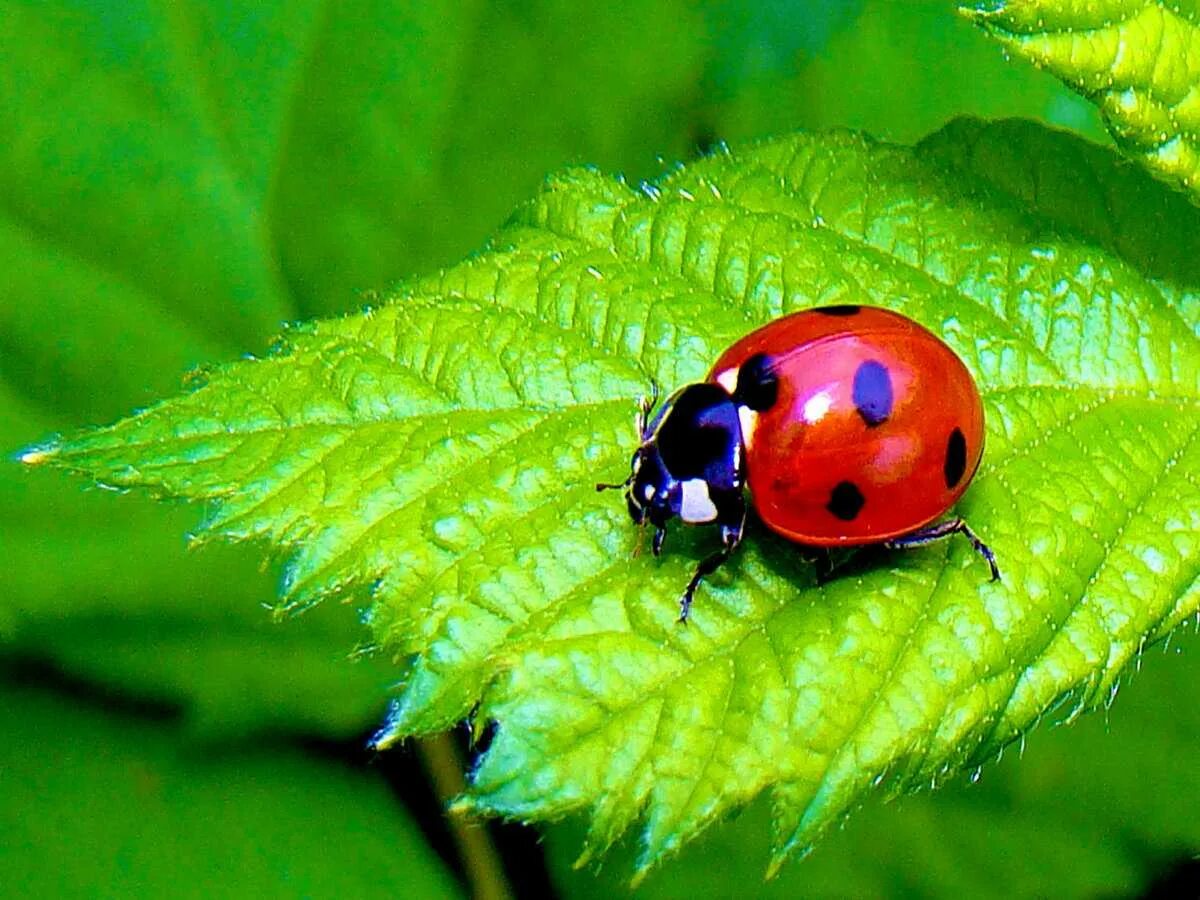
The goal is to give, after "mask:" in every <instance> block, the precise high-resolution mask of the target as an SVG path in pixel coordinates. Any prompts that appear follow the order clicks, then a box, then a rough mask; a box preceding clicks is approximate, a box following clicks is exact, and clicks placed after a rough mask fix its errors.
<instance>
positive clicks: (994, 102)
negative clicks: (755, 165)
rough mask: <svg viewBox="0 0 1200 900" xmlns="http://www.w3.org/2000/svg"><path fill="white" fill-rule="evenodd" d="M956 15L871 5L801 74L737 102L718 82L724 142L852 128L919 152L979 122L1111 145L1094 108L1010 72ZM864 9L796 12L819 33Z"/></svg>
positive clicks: (949, 7) (748, 55)
mask: <svg viewBox="0 0 1200 900" xmlns="http://www.w3.org/2000/svg"><path fill="white" fill-rule="evenodd" d="M813 5H816V6H817V7H818V8H819V9H820V11H821V12H820V14H817V13H814V11H813V10H812V9H811V7H812V6H813ZM956 5H957V4H956V3H955V2H954V0H932V2H930V0H927V2H921V3H911V2H909V3H904V2H902V3H897V2H895V0H865V2H862V4H861V9H860V10H857V15H856V16H855V17H854V19H853V20H852V21H851V22H849V23H847V24H846V25H845V27H842V28H839V29H836V30H833V33H832V34H831V36H830V38H829V42H828V44H827V45H826V46H823V47H820V48H819V49H818V48H815V47H814V48H808V49H806V50H801V51H800V52H798V53H797V54H796V55H795V56H794V58H792V59H791V63H792V66H793V67H794V71H788V70H787V69H784V70H783V71H780V72H779V74H778V75H777V77H774V78H771V79H769V80H767V79H760V80H757V81H755V80H747V81H746V82H745V83H744V84H743V85H740V86H739V90H738V91H737V92H736V93H729V92H727V91H722V90H721V88H722V87H723V85H722V84H721V83H720V82H718V83H717V85H716V86H715V90H714V91H713V92H712V93H713V94H715V99H714V97H712V96H710V97H707V98H706V99H707V100H708V102H709V103H710V104H711V105H712V106H713V110H712V116H713V119H714V126H713V130H714V132H716V133H717V134H720V135H722V136H723V137H725V138H726V139H727V140H734V139H737V138H743V137H756V136H761V135H762V134H764V133H779V132H783V131H790V130H792V129H794V128H796V127H803V128H806V129H823V128H847V127H848V128H861V129H862V130H863V131H866V132H867V133H868V134H871V135H874V136H876V137H881V138H888V139H890V140H893V141H898V142H901V143H912V142H915V141H918V140H920V139H921V138H922V137H924V136H925V135H927V134H929V133H930V132H931V131H934V130H936V129H937V128H940V127H941V126H942V125H944V124H945V123H946V122H947V121H948V120H950V119H952V118H954V117H955V116H957V115H962V114H963V113H970V114H972V115H977V116H985V117H988V118H998V117H1004V116H1025V117H1028V118H1037V119H1040V120H1042V121H1045V122H1048V123H1050V124H1054V125H1058V126H1060V127H1065V128H1070V129H1071V130H1073V131H1075V132H1076V133H1081V134H1083V135H1084V136H1085V137H1092V138H1094V139H1096V140H1105V139H1106V132H1105V130H1104V124H1103V122H1102V121H1101V119H1100V114H1099V113H1098V112H1097V111H1096V109H1095V107H1094V106H1092V105H1091V104H1089V103H1088V102H1087V101H1086V100H1085V99H1083V98H1082V97H1080V96H1078V95H1077V94H1075V93H1072V92H1071V90H1070V89H1069V88H1067V87H1066V86H1065V85H1063V83H1062V82H1061V81H1059V80H1058V79H1056V78H1054V76H1052V75H1050V74H1049V73H1047V72H1042V71H1038V70H1037V69H1035V68H1033V67H1032V66H1013V65H1010V64H1009V63H1008V62H1007V61H1006V60H1005V59H1003V58H1002V55H1001V53H1000V52H998V50H997V48H996V45H995V43H994V42H993V41H991V40H990V39H989V38H988V37H987V36H986V35H985V34H983V33H982V32H981V31H980V30H979V29H978V28H976V27H974V26H973V25H971V23H970V22H968V21H966V20H965V19H963V18H962V17H961V16H957V15H954V9H955V6H956ZM857 6H858V3H857V2H853V3H851V2H845V0H839V2H827V3H826V2H822V3H818V4H809V3H805V4H790V5H788V6H787V7H786V9H787V10H788V12H789V14H790V15H791V16H792V17H793V18H794V19H798V20H799V21H800V22H802V23H803V24H802V25H796V26H793V27H795V28H804V29H808V30H813V29H818V28H821V26H822V24H824V26H825V27H826V28H830V27H831V24H832V23H830V22H829V18H831V17H834V16H836V17H845V16H846V15H847V12H848V11H850V10H854V9H855V7H857ZM754 7H755V9H756V11H757V10H760V9H762V7H761V5H754ZM822 14H823V15H822ZM758 18H761V13H758V14H757V15H756V16H755V19H758ZM813 19H815V20H816V21H815V22H813V21H811V20H813ZM773 34H775V35H777V36H778V34H779V30H778V29H776V30H775V31H774V32H773ZM776 39H777V40H778V39H779V38H778V37H776ZM793 40H795V38H793ZM729 55H730V56H732V57H733V58H734V59H735V60H736V61H737V63H738V64H739V65H741V66H744V67H749V66H751V65H753V64H754V63H758V64H760V65H761V58H762V56H763V53H762V51H760V50H758V48H757V47H755V46H754V45H750V46H746V45H738V46H734V47H732V48H730V50H729ZM779 55H782V54H777V56H776V58H778V56H779ZM722 68H725V69H729V68H732V63H726V64H725V65H724V66H723V67H722Z"/></svg>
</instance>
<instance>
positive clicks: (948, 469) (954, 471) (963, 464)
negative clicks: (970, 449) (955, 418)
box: [942, 428, 967, 489]
mask: <svg viewBox="0 0 1200 900" xmlns="http://www.w3.org/2000/svg"><path fill="white" fill-rule="evenodd" d="M966 471H967V439H966V438H965V437H963V433H962V432H961V431H959V430H958V429H957V428H955V429H954V430H953V431H952V432H950V439H949V440H948V441H946V463H945V465H944V466H942V472H943V473H944V474H945V475H946V487H948V488H951V489H953V487H954V486H955V485H956V484H958V483H959V482H960V481H962V477H963V473H964V472H966Z"/></svg>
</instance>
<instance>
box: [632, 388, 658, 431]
mask: <svg viewBox="0 0 1200 900" xmlns="http://www.w3.org/2000/svg"><path fill="white" fill-rule="evenodd" d="M656 406H658V381H657V380H655V379H654V378H651V379H650V396H649V397H642V399H641V400H639V401H638V414H637V433H638V437H639V438H644V437H645V436H646V425H647V424H648V423H649V421H650V413H652V412H654V407H656Z"/></svg>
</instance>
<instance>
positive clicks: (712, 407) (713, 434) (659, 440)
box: [603, 382, 744, 548]
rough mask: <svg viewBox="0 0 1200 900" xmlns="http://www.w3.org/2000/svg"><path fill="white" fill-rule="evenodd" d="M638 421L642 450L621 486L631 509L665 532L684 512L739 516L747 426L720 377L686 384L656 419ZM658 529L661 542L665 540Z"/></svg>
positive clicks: (727, 518) (700, 519) (688, 517)
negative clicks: (713, 381) (744, 428)
mask: <svg viewBox="0 0 1200 900" xmlns="http://www.w3.org/2000/svg"><path fill="white" fill-rule="evenodd" d="M649 412H650V410H649V404H646V405H644V406H643V412H642V415H641V416H640V417H639V420H638V431H639V435H638V437H639V440H640V441H641V443H640V445H639V446H638V449H637V451H636V452H635V453H634V454H633V459H632V460H631V462H630V473H629V478H628V479H626V480H625V482H623V483H622V484H620V485H604V486H603V487H624V488H625V489H626V490H625V500H626V503H627V504H628V507H629V516H630V518H631V519H633V521H634V523H635V524H637V525H644V524H645V523H647V522H649V523H650V524H651V525H653V526H654V527H655V529H657V530H658V532H660V533H661V531H662V529H663V527H664V526H665V525H666V523H667V522H668V521H669V520H670V519H671V518H673V517H675V516H679V517H680V518H681V519H682V520H683V521H684V522H687V523H689V524H701V523H705V522H716V523H720V524H723V525H724V524H732V523H740V521H741V518H742V515H743V499H742V486H743V483H744V476H743V456H744V453H743V448H742V429H741V424H740V423H739V421H738V411H737V406H736V404H735V403H734V402H733V399H732V398H731V397H730V396H729V394H728V393H727V392H726V391H725V389H724V388H722V387H721V386H720V385H717V384H709V383H707V382H702V383H698V384H690V385H688V386H687V387H684V388H681V389H680V390H678V391H676V392H675V393H674V394H672V395H671V396H670V397H668V398H667V399H666V401H665V402H664V403H663V405H662V406H661V407H660V408H659V410H658V412H657V413H656V414H655V415H654V416H653V418H649V420H648V421H647V418H648V416H649ZM661 540H662V539H661V537H658V536H656V548H657V546H658V545H659V544H661Z"/></svg>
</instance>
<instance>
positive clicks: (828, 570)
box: [813, 547, 833, 586]
mask: <svg viewBox="0 0 1200 900" xmlns="http://www.w3.org/2000/svg"><path fill="white" fill-rule="evenodd" d="M813 568H814V569H815V570H816V572H815V574H816V576H817V585H818V586H820V585H823V584H825V583H826V582H828V581H829V580H830V579H831V578H833V554H832V553H830V552H829V548H828V547H815V548H813Z"/></svg>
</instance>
